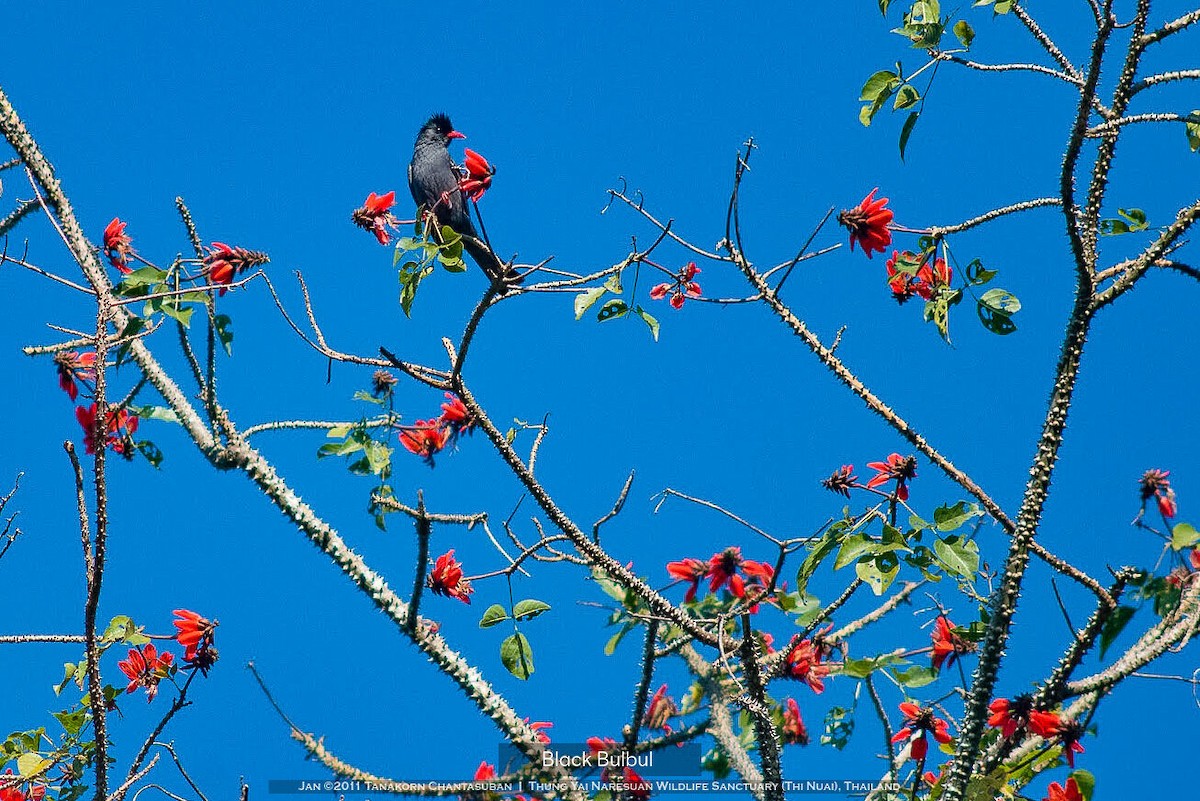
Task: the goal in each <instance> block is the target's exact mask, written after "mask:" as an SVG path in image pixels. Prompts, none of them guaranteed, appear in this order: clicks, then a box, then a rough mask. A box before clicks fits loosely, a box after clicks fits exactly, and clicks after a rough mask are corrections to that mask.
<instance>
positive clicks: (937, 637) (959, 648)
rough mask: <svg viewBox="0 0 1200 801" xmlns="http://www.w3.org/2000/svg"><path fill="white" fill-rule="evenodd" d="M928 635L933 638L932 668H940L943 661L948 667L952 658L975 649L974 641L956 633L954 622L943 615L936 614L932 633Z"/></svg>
mask: <svg viewBox="0 0 1200 801" xmlns="http://www.w3.org/2000/svg"><path fill="white" fill-rule="evenodd" d="M930 636H931V637H932V639H933V668H934V670H941V669H942V663H943V662H944V663H945V665H946V667H950V666H951V665H953V664H954V660H956V659H958V657H959V656H961V655H962V654H970V653H974V651H975V643H973V642H971V641H970V640H968V639H966V638H965V637H963V636H962V635H961V634H958V633H956V632H955V631H954V624H953V623H951V622H950V619H949V618H948V617H946V616H945V615H938V617H937V620H935V621H934V623H933V633H932V634H931V635H930Z"/></svg>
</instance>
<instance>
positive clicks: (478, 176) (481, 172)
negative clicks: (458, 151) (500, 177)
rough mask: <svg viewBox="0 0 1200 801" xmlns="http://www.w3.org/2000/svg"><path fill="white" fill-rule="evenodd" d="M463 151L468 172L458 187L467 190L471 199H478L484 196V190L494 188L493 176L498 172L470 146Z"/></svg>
mask: <svg viewBox="0 0 1200 801" xmlns="http://www.w3.org/2000/svg"><path fill="white" fill-rule="evenodd" d="M463 152H464V153H465V154H466V162H465V166H466V172H467V174H466V176H465V177H463V178H461V179H460V180H459V182H458V188H459V189H461V190H462V191H463V192H465V193H466V195H467V197H469V198H471V200H475V201H478V200H479V198H481V197H483V193H484V192H486V191H488V190H489V189H491V188H492V176H493V175H495V174H496V168H495V167H493V166H492V165H491V164H488V160H487V159H485V158H484V157H483V156H481V155H479V154H478V153H476V152H475V151H474V150H472V149H471V148H469V147H468V148H465V149H464V150H463Z"/></svg>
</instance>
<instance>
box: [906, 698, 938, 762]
mask: <svg viewBox="0 0 1200 801" xmlns="http://www.w3.org/2000/svg"><path fill="white" fill-rule="evenodd" d="M900 711H901V712H903V713H904V728H902V729H901V730H900V731H898V732H896V736H895V737H893V738H892V742H893V743H899V742H902V741H904V740H907V739H909V738H910V737H911V738H912V743H911V746H910V748H909V752H908V753H909V756H911V757H912V758H913V759H915V760H917V761H918V762H919V761H921V760H922V759H924V758H925V755H926V754H927V753H928V752H929V740H928V739H926V737H925V733H926V732H932V733H933V739H935V740H937V741H938V742H939V743H943V744H944V743H948V742H950V732H949V728H950V724H949V723H947V722H946V721H944V720H942V719H941V718H938V717H935V716H934V714H933V710H932V709H926V708H922V707H920V706H917V705H916V704H914V703H912V702H911V701H905V702H904V703H902V704H900Z"/></svg>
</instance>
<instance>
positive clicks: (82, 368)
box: [54, 350, 96, 401]
mask: <svg viewBox="0 0 1200 801" xmlns="http://www.w3.org/2000/svg"><path fill="white" fill-rule="evenodd" d="M54 366H55V368H56V369H57V370H58V386H59V387H60V388H61V389H62V391H63V392H65V393H67V396H68V397H69V398H70V399H71V400H72V401H74V400H75V399H76V398H78V397H79V385H78V384H76V383H75V382H76V381H95V380H96V354H95V353H92V352H90V351H89V352H88V353H77V352H76V351H73V350H60V351H59V352H58V353H56V354H54Z"/></svg>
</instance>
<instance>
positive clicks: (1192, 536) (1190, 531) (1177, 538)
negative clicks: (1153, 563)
mask: <svg viewBox="0 0 1200 801" xmlns="http://www.w3.org/2000/svg"><path fill="white" fill-rule="evenodd" d="M1197 542H1200V531H1196V528H1195V527H1194V526H1193V525H1192V524H1191V523H1176V524H1175V527H1174V528H1172V529H1171V547H1172V548H1173V549H1175V550H1176V551H1182V550H1183V549H1184V548H1191V547H1192V546H1193V545H1195V544H1196V543H1197Z"/></svg>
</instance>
